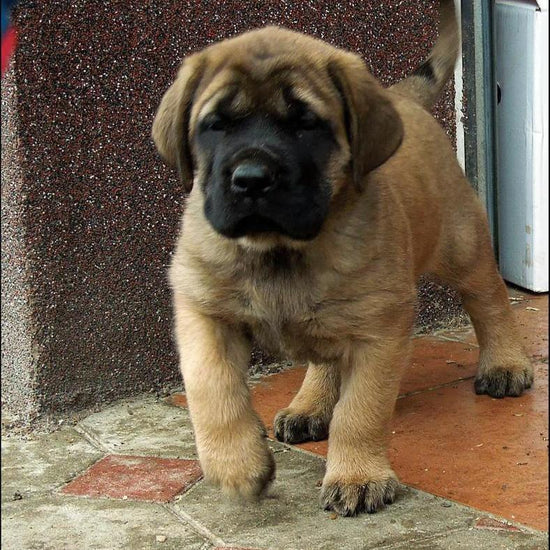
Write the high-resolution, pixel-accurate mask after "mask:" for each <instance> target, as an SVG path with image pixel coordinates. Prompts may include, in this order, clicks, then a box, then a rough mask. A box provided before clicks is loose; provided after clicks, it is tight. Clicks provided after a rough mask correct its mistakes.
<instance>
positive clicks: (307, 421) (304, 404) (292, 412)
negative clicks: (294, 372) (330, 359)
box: [273, 363, 340, 443]
mask: <svg viewBox="0 0 550 550" xmlns="http://www.w3.org/2000/svg"><path fill="white" fill-rule="evenodd" d="M339 387H340V373H339V371H338V369H337V368H336V366H333V365H316V364H313V363H312V364H310V365H309V367H308V369H307V373H306V376H305V378H304V381H303V383H302V387H301V388H300V391H299V392H298V393H297V394H296V396H295V397H294V399H293V400H292V402H291V403H290V405H289V406H288V407H287V408H286V409H282V410H280V411H279V412H278V413H277V415H276V416H275V420H274V422H273V426H274V431H275V437H276V438H277V439H278V440H279V441H284V442H286V443H300V442H301V441H319V440H321V439H326V438H327V437H328V427H329V424H330V419H331V418H332V411H333V410H334V405H335V404H336V402H337V401H338V395H339Z"/></svg>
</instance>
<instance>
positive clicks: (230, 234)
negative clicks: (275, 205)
mask: <svg viewBox="0 0 550 550" xmlns="http://www.w3.org/2000/svg"><path fill="white" fill-rule="evenodd" d="M212 225H213V227H214V229H215V230H216V231H217V232H218V233H220V234H221V235H223V236H224V237H227V238H230V239H232V240H235V241H236V242H237V243H238V244H239V245H240V246H242V247H243V248H247V249H250V250H257V251H266V250H270V249H271V248H280V247H285V248H291V249H295V250H299V249H302V248H303V247H304V246H306V245H307V243H308V242H309V241H311V240H312V239H313V238H315V236H316V235H317V233H318V231H317V230H316V229H315V230H308V231H304V229H303V228H301V230H300V231H294V230H292V229H288V228H285V227H283V226H282V225H281V224H280V223H278V222H277V221H275V220H273V219H271V218H267V217H263V216H257V215H251V216H247V217H244V218H242V219H240V220H239V221H237V222H236V223H234V224H231V225H229V226H227V227H223V228H216V227H215V225H214V224H212Z"/></svg>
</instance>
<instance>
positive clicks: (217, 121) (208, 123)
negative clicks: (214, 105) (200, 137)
mask: <svg viewBox="0 0 550 550" xmlns="http://www.w3.org/2000/svg"><path fill="white" fill-rule="evenodd" d="M230 125H231V120H230V119H229V118H228V117H225V116H222V115H220V114H218V113H211V114H209V115H207V116H205V117H204V118H203V119H202V122H201V123H200V129H201V130H202V131H203V132H205V131H208V130H210V131H212V132H224V131H225V130H227V129H228V128H229V126H230Z"/></svg>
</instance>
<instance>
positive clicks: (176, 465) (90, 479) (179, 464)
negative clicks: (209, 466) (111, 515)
mask: <svg viewBox="0 0 550 550" xmlns="http://www.w3.org/2000/svg"><path fill="white" fill-rule="evenodd" d="M201 477H202V472H201V469H200V466H199V463H198V461H196V460H180V459H166V458H157V457H148V456H130V455H108V456H106V457H105V458H102V459H101V460H99V461H98V462H96V463H95V464H94V465H93V466H92V467H91V468H89V469H88V470H87V471H86V472H85V473H84V474H82V475H81V476H79V477H77V478H76V479H74V480H73V481H71V482H70V483H69V484H67V485H66V486H65V487H64V488H63V489H62V490H61V492H62V493H64V494H68V495H80V496H89V497H109V498H118V499H130V500H146V501H155V502H168V501H169V500H171V499H173V498H174V497H175V496H176V495H178V494H179V493H182V492H184V491H186V490H187V489H188V488H189V487H190V486H191V485H193V484H194V483H195V482H197V481H198V480H199V479H200V478H201Z"/></svg>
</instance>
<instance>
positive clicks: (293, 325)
mask: <svg viewBox="0 0 550 550" xmlns="http://www.w3.org/2000/svg"><path fill="white" fill-rule="evenodd" d="M328 303H329V301H328V300H327V292H326V289H325V288H324V285H323V283H322V281H320V280H319V277H318V276H315V275H313V274H301V276H298V275H296V274H290V273H287V274H286V276H282V277H269V278H266V279H248V280H246V281H245V283H244V284H243V287H242V292H241V300H240V315H241V317H242V319H243V321H244V322H245V323H246V324H247V325H248V326H249V327H250V329H251V330H252V332H253V334H254V337H255V339H256V341H257V342H258V343H259V344H260V346H261V347H262V348H264V349H265V350H267V351H270V352H273V353H277V354H282V355H284V356H287V357H289V358H292V359H296V360H304V361H323V360H327V359H329V358H330V359H333V358H334V357H336V356H339V355H341V353H342V344H343V340H342V336H344V335H342V334H341V333H340V334H338V332H339V331H338V329H337V327H336V326H335V322H337V324H339V325H340V324H341V319H342V316H341V312H339V311H336V309H335V308H334V307H333V306H330V307H327V304H328Z"/></svg>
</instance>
